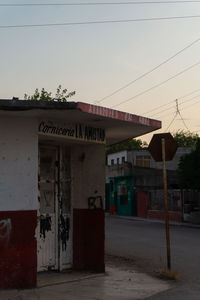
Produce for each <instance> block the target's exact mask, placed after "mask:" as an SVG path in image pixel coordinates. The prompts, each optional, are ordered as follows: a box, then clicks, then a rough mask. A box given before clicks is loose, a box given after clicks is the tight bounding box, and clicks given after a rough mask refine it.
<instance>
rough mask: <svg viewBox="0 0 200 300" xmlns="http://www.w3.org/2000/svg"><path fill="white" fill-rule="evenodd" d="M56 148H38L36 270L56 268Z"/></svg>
mask: <svg viewBox="0 0 200 300" xmlns="http://www.w3.org/2000/svg"><path fill="white" fill-rule="evenodd" d="M57 160H58V149H57V148H56V147H48V148H47V147H40V149H39V197H38V200H39V201H38V205H39V207H38V227H37V252H38V253H37V254H38V255H37V259H38V262H37V266H38V271H45V270H51V269H52V270H56V269H58V234H57V228H58V222H57V220H58V201H57V198H58V168H57V167H56V165H57Z"/></svg>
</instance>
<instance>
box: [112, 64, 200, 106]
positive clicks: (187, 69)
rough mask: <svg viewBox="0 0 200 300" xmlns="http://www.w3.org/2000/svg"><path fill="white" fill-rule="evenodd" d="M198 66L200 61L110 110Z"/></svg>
mask: <svg viewBox="0 0 200 300" xmlns="http://www.w3.org/2000/svg"><path fill="white" fill-rule="evenodd" d="M199 64H200V61H198V62H196V63H195V64H193V65H191V66H189V67H187V68H186V69H184V70H182V71H180V72H178V73H176V74H175V75H173V76H171V77H169V78H168V79H166V80H164V81H162V82H160V83H158V84H156V85H154V86H152V87H150V88H148V89H146V90H144V91H143V92H140V93H138V94H136V95H135V96H133V97H130V98H128V99H126V100H124V101H122V102H120V103H118V104H115V105H113V106H112V108H113V107H117V106H119V105H122V104H124V103H127V102H129V101H131V100H133V99H136V98H138V97H139V96H142V95H144V94H146V93H148V92H150V91H152V90H154V89H155V88H157V87H159V86H161V85H163V84H165V83H167V82H168V81H170V80H172V79H174V78H176V77H178V76H180V75H181V74H183V73H185V72H187V71H189V70H191V69H192V68H194V67H196V66H197V65H199Z"/></svg>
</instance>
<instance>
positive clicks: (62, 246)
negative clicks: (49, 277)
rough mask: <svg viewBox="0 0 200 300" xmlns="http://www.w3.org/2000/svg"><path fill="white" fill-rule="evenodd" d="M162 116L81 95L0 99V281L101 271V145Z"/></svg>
mask: <svg viewBox="0 0 200 300" xmlns="http://www.w3.org/2000/svg"><path fill="white" fill-rule="evenodd" d="M160 127H161V122H159V121H156V120H152V119H147V118H144V117H140V116H137V115H132V114H129V113H124V112H120V111H116V110H112V109H107V108H103V107H99V106H95V105H90V104H87V103H81V102H77V103H76V102H67V103H60V102H45V101H44V102H43V101H24V100H17V99H14V100H0V258H1V259H0V287H1V288H30V287H35V286H36V284H37V272H38V271H49V270H57V271H62V270H64V269H67V268H75V269H87V270H92V271H96V272H103V271H104V198H105V145H106V144H108V145H109V144H114V143H117V142H120V141H122V140H125V139H128V138H131V137H137V136H140V135H142V134H145V133H148V132H151V131H153V130H156V129H159V128H160Z"/></svg>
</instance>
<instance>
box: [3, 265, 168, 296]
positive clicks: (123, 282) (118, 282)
mask: <svg viewBox="0 0 200 300" xmlns="http://www.w3.org/2000/svg"><path fill="white" fill-rule="evenodd" d="M170 288H171V286H170V285H169V283H167V282H165V281H162V280H159V279H157V278H152V277H151V276H149V275H146V274H143V273H139V272H136V271H134V270H131V271H130V270H129V271H125V270H120V269H119V268H117V267H116V268H115V267H110V266H109V267H107V268H106V273H105V274H91V273H87V272H75V271H71V272H70V271H69V272H65V273H43V274H39V276H38V288H36V289H30V290H7V291H0V299H1V300H65V299H66V300H82V299H83V300H84V299H87V300H90V299H95V300H130V299H145V298H148V297H150V296H152V295H156V294H157V293H160V292H163V291H166V290H168V289H170Z"/></svg>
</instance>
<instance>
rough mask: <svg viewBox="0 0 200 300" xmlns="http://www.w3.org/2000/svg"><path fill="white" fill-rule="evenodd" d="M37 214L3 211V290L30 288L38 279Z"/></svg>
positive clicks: (0, 256)
mask: <svg viewBox="0 0 200 300" xmlns="http://www.w3.org/2000/svg"><path fill="white" fill-rule="evenodd" d="M36 225H37V211H35V210H34V211H1V212H0V288H4V289H7V288H31V287H35V286H36V279H37V243H36V239H35V229H36Z"/></svg>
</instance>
